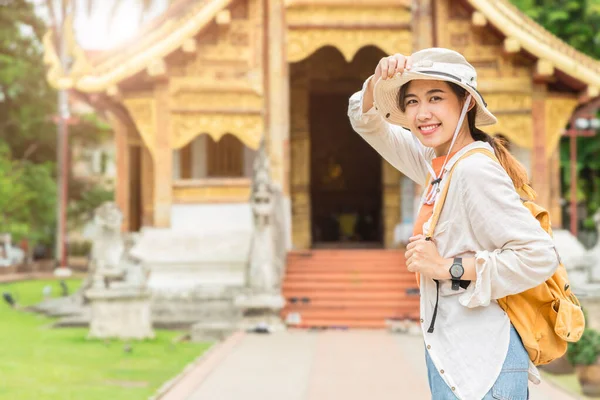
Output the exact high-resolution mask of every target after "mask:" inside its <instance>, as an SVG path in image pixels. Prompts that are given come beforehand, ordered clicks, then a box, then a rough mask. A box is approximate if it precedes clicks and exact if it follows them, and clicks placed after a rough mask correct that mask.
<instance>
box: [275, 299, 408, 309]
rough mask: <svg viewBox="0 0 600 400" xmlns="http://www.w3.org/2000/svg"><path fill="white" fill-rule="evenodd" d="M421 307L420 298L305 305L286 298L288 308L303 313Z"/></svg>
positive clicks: (356, 300) (325, 300) (317, 300)
mask: <svg viewBox="0 0 600 400" xmlns="http://www.w3.org/2000/svg"><path fill="white" fill-rule="evenodd" d="M407 305H408V306H410V307H414V306H417V307H418V306H419V298H418V297H414V298H411V297H406V298H397V299H390V300H388V299H381V300H377V299H375V300H372V299H368V300H361V299H355V298H346V299H335V300H327V299H312V298H311V299H310V302H308V303H304V302H302V301H298V302H295V303H292V302H291V301H290V299H289V298H286V307H287V308H290V309H292V308H293V309H294V310H296V311H303V310H306V309H309V308H310V309H337V310H339V309H359V308H393V307H404V306H407Z"/></svg>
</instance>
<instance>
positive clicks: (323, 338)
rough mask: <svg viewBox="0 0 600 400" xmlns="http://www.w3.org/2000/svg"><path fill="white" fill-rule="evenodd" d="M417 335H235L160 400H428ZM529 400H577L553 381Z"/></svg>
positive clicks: (367, 332)
mask: <svg viewBox="0 0 600 400" xmlns="http://www.w3.org/2000/svg"><path fill="white" fill-rule="evenodd" d="M430 398H431V395H430V393H429V387H428V385H427V373H426V367H425V358H424V348H423V340H422V338H421V337H420V336H411V335H406V334H393V333H389V332H387V331H383V330H381V331H379V330H351V331H336V330H328V331H307V330H289V331H286V332H278V333H273V334H270V335H264V334H263V335H261V334H251V333H243V332H237V333H235V334H233V335H231V336H230V337H228V338H227V339H226V340H225V341H223V342H221V343H218V344H216V345H215V346H214V347H213V348H212V349H211V350H210V351H209V352H208V353H206V354H205V355H204V356H203V357H201V358H200V359H199V360H198V362H197V363H196V364H195V365H193V366H191V367H190V368H188V369H187V370H186V372H185V373H184V374H182V376H180V377H179V378H177V379H176V380H175V381H173V382H172V384H171V386H170V387H169V388H167V389H166V390H165V391H164V392H163V393H161V395H160V396H158V399H160V400H338V399H345V400H366V399H368V400H392V399H393V400H399V399H409V400H421V399H423V400H425V399H430ZM530 399H531V400H574V399H578V397H573V396H572V395H569V394H567V393H566V392H564V391H562V390H561V389H559V388H557V387H555V386H553V385H552V384H550V383H548V382H542V383H541V384H540V385H533V384H530Z"/></svg>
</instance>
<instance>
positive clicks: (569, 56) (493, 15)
mask: <svg viewBox="0 0 600 400" xmlns="http://www.w3.org/2000/svg"><path fill="white" fill-rule="evenodd" d="M467 1H468V3H469V4H471V6H472V7H473V8H474V9H475V10H477V11H479V12H480V13H482V14H483V15H484V16H485V17H486V18H487V20H488V21H489V23H490V24H492V25H493V26H494V28H496V29H497V30H498V31H500V32H501V33H502V34H504V35H505V36H506V37H511V38H514V39H516V40H517V41H518V42H519V44H520V45H521V47H522V48H523V49H524V50H525V51H527V52H528V53H530V54H532V55H534V56H535V57H537V58H539V59H544V60H548V61H550V62H551V63H552V64H553V65H554V67H555V68H556V69H558V70H560V71H562V72H563V73H565V74H566V75H569V76H571V77H573V78H575V79H577V80H579V81H581V82H582V83H584V84H587V85H590V86H592V87H593V88H594V89H593V90H595V91H597V90H600V62H599V61H597V60H595V59H593V58H591V57H589V56H587V55H585V54H583V53H582V52H580V51H578V50H576V49H575V48H573V47H571V46H570V45H568V44H567V43H565V42H563V41H562V40H561V39H559V38H558V37H556V36H554V35H553V34H552V33H550V32H548V31H547V30H546V29H544V28H543V27H542V26H540V25H539V24H538V23H537V22H535V21H534V20H532V19H531V18H529V17H528V16H527V15H525V14H524V13H523V12H522V11H520V10H519V9H518V8H517V7H516V6H514V5H513V4H512V3H511V2H510V1H509V0H494V1H490V0H467ZM595 96H598V93H595V94H594V97H595Z"/></svg>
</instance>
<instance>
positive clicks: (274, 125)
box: [266, 0, 292, 248]
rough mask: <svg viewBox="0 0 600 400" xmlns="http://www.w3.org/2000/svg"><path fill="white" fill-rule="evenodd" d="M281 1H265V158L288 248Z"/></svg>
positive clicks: (286, 101)
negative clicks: (278, 191) (277, 195)
mask: <svg viewBox="0 0 600 400" xmlns="http://www.w3.org/2000/svg"><path fill="white" fill-rule="evenodd" d="M283 3H284V2H283V0H269V1H268V10H267V15H268V23H267V32H268V35H267V38H268V41H267V42H268V44H267V46H268V51H267V53H268V60H267V62H268V69H267V71H268V74H267V76H266V79H267V80H268V84H267V90H268V95H267V99H268V104H267V107H268V112H267V116H268V119H267V127H266V128H267V132H268V135H269V140H268V143H269V158H270V163H271V175H272V179H273V182H276V183H277V184H279V185H281V191H282V194H283V198H284V204H285V222H286V234H287V235H288V237H287V238H286V247H287V248H290V247H291V241H292V239H291V230H290V225H291V223H292V221H291V220H292V216H291V213H292V210H291V203H290V154H289V153H290V145H289V143H290V88H289V81H290V75H289V64H288V62H287V46H286V37H287V25H286V22H285V5H284V4H283Z"/></svg>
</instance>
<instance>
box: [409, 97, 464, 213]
mask: <svg viewBox="0 0 600 400" xmlns="http://www.w3.org/2000/svg"><path fill="white" fill-rule="evenodd" d="M470 104H471V95H470V94H469V95H468V96H467V99H466V101H465V105H464V106H463V109H462V112H461V114H460V118H459V119H458V124H457V125H456V129H455V130H454V136H453V137H452V142H451V143H450V148H449V149H448V154H446V158H445V159H444V164H443V165H442V169H440V174H439V176H438V175H437V174H436V173H435V171H434V170H433V167H432V166H431V164H430V163H429V161H428V160H427V159H426V158H425V155H424V154H423V145H422V144H421V143H420V142H419V139H417V137H416V136H415V135H412V137H413V139H414V140H415V143H416V144H417V148H418V149H419V154H420V155H421V158H422V159H423V160H424V161H425V165H427V169H428V170H429V174H430V175H431V178H432V181H431V182H432V186H433V187H432V189H431V191H430V192H429V194H428V195H427V196H426V197H425V199H424V200H423V204H427V205H431V204H433V203H435V200H436V199H437V197H438V194H439V192H440V183H441V177H442V175H443V173H444V167H445V166H446V163H447V162H448V156H449V155H450V153H451V152H452V147H453V146H454V142H456V138H458V132H459V131H460V128H461V127H462V124H463V121H464V120H465V116H466V115H467V110H468V109H469V105H470ZM425 190H427V189H425ZM426 193H427V192H426Z"/></svg>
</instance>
